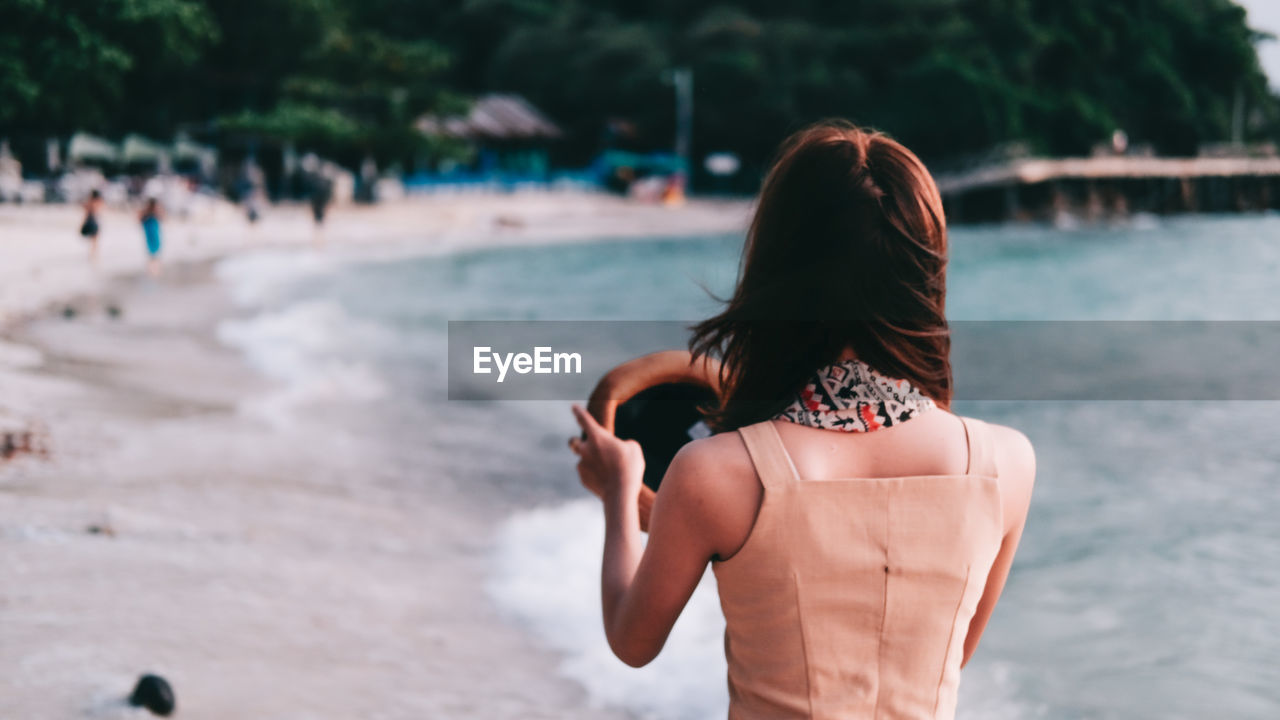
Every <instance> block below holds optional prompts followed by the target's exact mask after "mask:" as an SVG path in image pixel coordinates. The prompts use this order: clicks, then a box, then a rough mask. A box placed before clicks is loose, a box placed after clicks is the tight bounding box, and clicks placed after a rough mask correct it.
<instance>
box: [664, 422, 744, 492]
mask: <svg viewBox="0 0 1280 720" xmlns="http://www.w3.org/2000/svg"><path fill="white" fill-rule="evenodd" d="M744 480H750V481H753V482H754V480H755V466H753V465H752V464H751V456H750V455H749V454H748V453H747V447H746V444H744V443H743V442H742V436H741V435H739V434H738V433H736V432H725V433H720V434H718V435H712V436H711V437H707V438H702V439H700V440H694V441H693V442H691V443H689V444H687V445H685V446H684V447H682V448H680V451H679V452H677V453H676V456H675V457H674V458H672V460H671V466H670V467H669V468H668V469H667V476H666V477H665V478H664V479H663V481H662V490H663V492H666V491H667V490H668V487H670V489H672V490H675V491H676V492H679V493H681V494H686V493H696V494H706V493H712V494H716V493H720V492H726V491H729V492H731V491H733V490H735V489H736V488H737V486H740V485H741V484H743V481H744ZM668 483H670V486H668Z"/></svg>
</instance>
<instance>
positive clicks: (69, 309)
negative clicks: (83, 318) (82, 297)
mask: <svg viewBox="0 0 1280 720" xmlns="http://www.w3.org/2000/svg"><path fill="white" fill-rule="evenodd" d="M75 316H76V309H75V307H73V306H71V305H68V306H66V307H64V308H62V317H64V318H66V319H68V320H70V319H71V318H73V317H75Z"/></svg>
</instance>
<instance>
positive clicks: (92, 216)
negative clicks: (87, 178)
mask: <svg viewBox="0 0 1280 720" xmlns="http://www.w3.org/2000/svg"><path fill="white" fill-rule="evenodd" d="M100 212H102V193H100V192H98V191H97V190H93V191H92V192H90V193H89V199H88V200H86V201H85V203H84V221H83V222H81V223H80V236H81V237H83V238H84V239H85V240H86V241H88V243H89V262H90V263H91V264H93V265H97V264H98V232H99V231H100V230H101V228H100V227H99V226H98V213H100Z"/></svg>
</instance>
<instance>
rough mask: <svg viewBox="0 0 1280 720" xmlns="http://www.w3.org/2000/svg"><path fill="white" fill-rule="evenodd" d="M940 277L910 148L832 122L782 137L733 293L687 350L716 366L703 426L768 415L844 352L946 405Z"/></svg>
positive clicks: (929, 212) (941, 242)
mask: <svg viewBox="0 0 1280 720" xmlns="http://www.w3.org/2000/svg"><path fill="white" fill-rule="evenodd" d="M946 269H947V230H946V220H945V219H944V217H943V212H942V199H941V197H940V196H939V194H938V188H937V186H936V185H935V184H934V182H933V178H932V177H931V176H930V175H929V171H928V170H926V169H925V167H924V164H923V163H921V162H920V160H919V158H917V157H916V156H915V155H914V154H913V153H912V152H911V151H910V150H908V149H906V148H905V147H903V146H902V145H901V144H900V143H898V142H896V141H894V140H892V139H891V138H889V137H888V136H887V135H884V134H882V133H878V132H873V131H867V130H863V129H861V128H858V127H856V126H854V125H851V124H849V123H846V122H842V121H827V122H823V123H819V124H817V125H814V126H812V127H809V128H807V129H805V130H801V131H800V132H798V133H796V134H795V135H792V136H791V137H790V138H788V139H787V140H786V142H784V143H783V144H782V148H781V149H780V151H779V154H778V159H777V161H776V162H775V164H774V166H773V168H772V169H771V170H770V171H769V174H768V176H767V177H766V178H765V181H764V187H763V188H762V189H761V191H760V199H759V205H758V206H757V208H756V213H755V218H754V219H753V220H752V222H751V229H750V230H749V231H748V233H747V241H746V246H745V248H744V249H743V255H742V265H741V268H740V271H739V278H738V285H737V288H736V289H735V290H734V293H733V296H732V297H731V298H729V300H728V301H727V306H726V307H725V309H724V310H723V311H722V312H721V313H720V314H718V315H716V316H715V317H712V318H709V319H707V320H705V321H703V322H702V323H699V324H698V325H697V326H695V327H694V333H693V338H692V339H691V340H690V342H689V347H690V349H691V350H692V351H693V353H694V354H695V355H697V356H702V355H711V354H718V355H719V356H720V357H721V358H722V360H723V364H722V366H721V369H720V381H721V385H722V387H723V389H724V391H723V394H722V397H721V405H720V407H719V408H718V409H716V411H714V412H712V413H711V415H710V419H711V421H712V422H713V424H714V425H716V426H717V427H718V428H720V429H726V430H727V429H733V428H738V427H742V426H744V425H749V424H751V423H753V422H758V421H760V420H764V419H767V418H769V417H771V416H773V415H774V414H776V413H777V412H779V411H780V410H782V409H783V408H784V407H785V406H786V405H787V404H788V403H789V402H790V401H791V399H792V398H793V397H794V396H795V394H796V393H798V392H799V391H800V390H801V389H802V388H803V386H804V384H805V382H806V381H807V380H808V379H809V378H811V377H812V376H813V373H814V372H815V371H816V370H818V369H819V368H821V367H823V366H824V365H828V364H830V363H833V362H835V361H837V360H838V359H839V357H840V355H841V354H842V353H843V352H844V350H845V349H846V348H848V349H851V350H852V351H853V353H854V355H855V356H856V357H857V358H858V359H859V360H862V361H863V362H865V363H867V364H869V365H870V366H871V367H872V368H874V369H875V370H877V371H879V372H881V373H883V374H885V375H888V376H890V377H894V378H902V379H905V380H908V381H910V382H911V383H912V384H914V385H915V386H916V387H918V388H920V390H921V391H922V392H923V393H924V394H926V395H928V396H929V397H930V398H932V399H933V400H934V401H935V402H937V403H938V405H940V406H941V407H949V406H950V404H951V363H950V360H949V357H948V356H949V355H950V351H951V335H950V331H949V329H948V327H947V319H946V313H945V306H946Z"/></svg>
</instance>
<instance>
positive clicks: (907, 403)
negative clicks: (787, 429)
mask: <svg viewBox="0 0 1280 720" xmlns="http://www.w3.org/2000/svg"><path fill="white" fill-rule="evenodd" d="M934 407H936V406H935V405H934V402H933V400H931V399H929V398H928V397H926V396H925V395H924V394H923V393H922V392H920V390H919V389H918V388H916V387H915V386H914V385H912V384H911V383H909V382H907V381H906V380H895V379H893V378H890V377H885V376H884V375H881V374H880V373H878V372H876V371H875V370H872V369H871V366H870V365H868V364H866V363H864V362H861V361H859V360H846V361H844V362H838V363H835V364H833V365H828V366H826V367H824V368H822V369H820V370H818V372H817V373H815V374H814V376H813V377H812V378H811V379H810V380H809V382H808V383H807V384H806V385H805V386H804V389H803V390H801V391H800V393H799V394H798V395H797V396H796V398H795V400H792V401H791V404H790V405H788V406H787V407H786V409H785V410H783V411H782V412H780V413H778V414H777V415H775V416H774V419H775V420H787V421H790V422H793V423H799V424H800V425H807V426H809V427H816V428H824V429H826V430H842V431H844V432H871V431H873V430H879V429H880V428H887V427H892V426H894V425H896V424H898V423H903V422H906V421H908V420H910V419H911V418H913V417H915V416H916V415H919V414H920V413H922V412H925V411H927V410H932V409H933V408H934Z"/></svg>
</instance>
